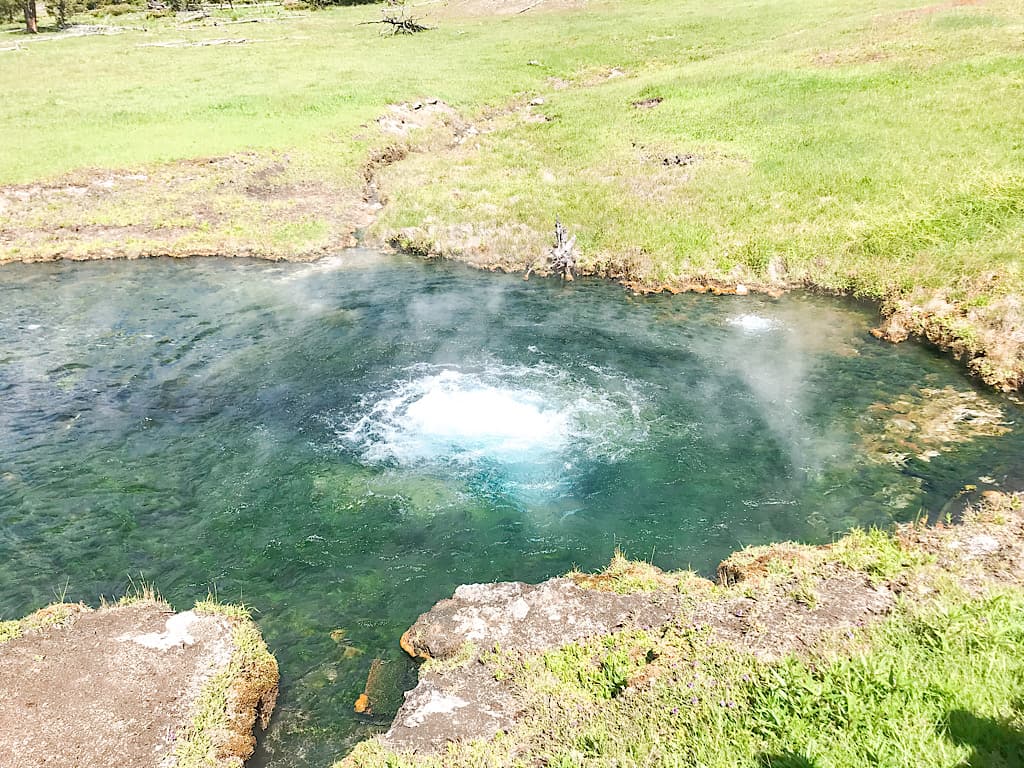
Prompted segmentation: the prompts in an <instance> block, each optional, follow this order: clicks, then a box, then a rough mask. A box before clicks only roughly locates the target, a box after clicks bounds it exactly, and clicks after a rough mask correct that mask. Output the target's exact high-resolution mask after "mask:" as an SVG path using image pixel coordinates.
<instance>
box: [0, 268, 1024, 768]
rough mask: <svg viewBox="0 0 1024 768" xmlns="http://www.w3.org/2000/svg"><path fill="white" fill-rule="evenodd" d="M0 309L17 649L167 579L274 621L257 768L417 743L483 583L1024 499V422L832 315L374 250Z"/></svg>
mask: <svg viewBox="0 0 1024 768" xmlns="http://www.w3.org/2000/svg"><path fill="white" fill-rule="evenodd" d="M0 296H2V302H0V308H2V311H3V323H2V325H0V341H2V344H0V397H2V401H0V402H2V406H0V585H2V588H0V618H10V617H13V616H19V615H22V614H25V613H27V612H29V611H31V610H33V609H35V608H38V607H40V606H42V605H44V604H46V603H48V602H51V601H52V600H53V599H54V596H55V594H60V593H63V592H64V591H65V589H66V595H67V598H68V599H72V600H79V599H81V600H85V601H87V602H92V603H95V601H96V599H97V597H98V596H99V595H101V594H104V595H108V596H112V595H113V596H116V595H119V594H121V593H122V592H123V591H124V590H125V587H126V585H127V584H128V581H129V578H131V579H134V580H136V581H138V580H139V578H140V577H142V578H144V579H145V580H147V581H149V582H152V583H154V584H155V585H156V586H157V587H158V588H159V590H160V591H161V593H162V594H163V595H164V597H166V598H167V599H168V600H169V601H170V602H172V603H173V604H174V605H175V606H177V607H180V608H184V607H188V606H189V605H191V603H192V602H193V601H194V600H195V599H197V598H202V597H204V596H205V595H206V593H207V591H208V590H209V591H212V592H215V593H216V594H217V595H218V596H219V597H220V599H222V600H225V601H239V600H241V601H244V602H245V603H247V604H249V605H251V606H253V607H254V608H255V609H256V610H257V611H258V613H257V614H256V619H257V621H258V623H259V625H260V627H261V628H262V630H263V633H264V635H265V637H266V639H267V642H268V643H269V645H270V647H271V649H272V650H273V651H274V652H275V653H276V655H277V657H278V659H279V661H280V663H281V670H282V676H283V686H282V696H281V699H280V702H279V710H278V712H277V715H276V716H275V719H274V722H273V724H272V726H271V729H270V731H269V732H268V734H267V736H266V738H265V739H264V740H263V743H262V745H261V748H260V752H259V753H258V756H257V758H256V764H257V765H261V764H262V765H269V766H319V767H322V766H326V765H329V764H330V762H331V761H332V760H333V759H336V758H338V757H340V756H341V755H342V754H343V753H344V752H345V751H346V749H347V748H348V747H349V746H350V745H351V744H352V743H353V742H354V741H355V740H358V739H360V738H363V737H365V736H367V735H369V734H371V733H373V732H375V731H376V730H378V729H379V728H380V727H382V726H383V725H384V724H386V721H387V718H381V719H379V720H371V719H365V718H362V717H360V716H358V715H355V714H354V713H353V711H352V703H353V701H354V700H355V698H356V696H357V695H358V694H359V693H360V692H361V690H362V686H363V683H364V681H365V678H366V674H367V670H368V669H369V666H370V664H371V663H372V661H373V659H374V658H377V657H380V658H385V659H393V660H394V661H393V662H392V663H393V664H396V665H402V669H403V670H405V671H406V672H407V673H408V675H407V681H408V683H409V684H410V685H411V683H412V680H413V677H412V673H413V670H412V667H411V665H408V664H407V662H405V661H404V660H403V659H402V655H401V652H400V651H399V649H398V645H397V640H398V637H399V635H400V634H401V633H402V631H404V630H405V629H406V628H407V627H408V625H409V624H410V623H411V622H412V621H413V620H414V619H415V618H416V616H417V615H418V614H419V613H421V612H422V611H425V610H427V609H428V608H429V607H430V606H431V604H432V603H433V602H434V601H436V600H438V599H440V598H442V597H445V596H448V595H449V594H450V593H451V592H452V591H453V590H454V588H455V587H456V586H457V585H458V584H460V583H464V582H471V581H492V580H502V579H522V580H527V581H537V580H541V579H544V578H546V577H549V576H553V575H557V574H561V573H564V572H565V571H567V570H568V569H570V568H571V567H573V566H579V567H581V568H584V569H596V568H598V567H600V566H602V565H603V564H604V563H606V562H607V561H608V559H609V558H610V556H611V554H612V551H613V549H614V547H615V546H619V547H621V548H622V549H623V550H625V552H626V553H627V554H629V555H631V556H633V557H637V558H644V559H653V561H654V563H655V564H657V565H659V566H662V567H664V568H684V567H691V568H695V569H697V570H700V571H703V572H705V573H709V572H710V571H711V570H712V569H713V568H714V566H715V564H716V563H717V562H718V561H719V560H720V559H722V558H723V557H725V556H726V555H727V554H729V552H731V551H732V550H734V549H736V548H737V547H740V546H743V545H747V544H759V543H765V542H769V541H774V540H780V539H800V540H803V541H808V542H822V541H827V540H829V539H830V538H831V537H833V536H834V535H836V534H837V533H839V532H842V531H845V530H847V529H849V528H850V527H852V526H856V525H862V526H864V525H873V524H878V525H885V524H888V523H890V522H892V521H894V520H910V519H913V518H915V517H917V516H919V515H922V514H927V515H931V516H937V515H940V514H946V513H947V512H948V511H949V510H950V509H951V508H952V506H951V505H950V502H951V500H952V499H954V498H955V497H956V496H957V495H958V493H959V492H960V491H961V489H962V488H963V487H964V486H965V484H975V485H979V487H982V488H983V487H987V486H988V485H996V484H999V485H1002V486H1003V487H1007V486H1012V487H1016V486H1018V485H1019V478H1020V477H1021V476H1022V474H1024V472H1022V469H1024V467H1022V461H1021V457H1022V456H1024V443H1022V434H1024V433H1022V432H1021V431H1020V430H1018V429H1017V428H1016V427H1015V423H1016V422H1018V421H1019V420H1020V417H1021V413H1020V412H1019V411H1018V410H1016V409H1015V407H1014V406H1012V405H1011V404H1009V403H1007V402H1006V401H1004V400H1001V399H999V398H997V397H994V396H991V395H988V394H986V393H983V392H980V391H977V390H975V389H974V388H973V386H972V384H971V383H970V382H969V381H968V380H966V379H965V378H964V377H963V376H962V375H961V373H960V372H959V371H958V369H957V368H956V367H955V366H954V365H953V364H952V363H950V362H948V361H947V360H945V359H943V358H941V357H939V356H937V355H935V354H933V353H932V352H930V351H928V350H926V349H923V348H921V347H919V346H915V345H910V344H907V345H902V346H898V347H894V346H891V345H888V344H885V343H882V342H878V341H875V340H874V339H872V338H870V337H869V336H868V335H867V333H866V330H867V328H868V327H870V325H871V322H872V320H873V319H874V318H873V316H872V313H871V312H870V311H868V310H864V309H859V308H857V307H854V306H852V305H849V304H846V303H842V302H838V301H834V300H825V299H819V298H815V297H810V296H787V297H785V298H783V299H779V300H771V299H767V298H759V297H743V298H740V297H723V298H715V299H712V298H708V297H704V296H685V295H684V296H675V297H670V296H651V297H635V296H631V295H629V294H628V293H626V292H625V291H623V290H622V289H621V288H620V287H618V286H615V285H611V284H608V283H605V282H600V281H588V280H582V281H577V282H576V283H573V284H568V285H562V284H560V283H558V282H556V281H543V280H532V281H530V282H524V281H523V280H522V279H521V278H519V277H512V276H503V275H493V274H483V273H479V272H475V271H472V270H470V269H467V268H463V267H461V266H458V265H453V264H446V263H422V262H419V261H416V260H413V259H408V258H403V257H398V256H384V255H379V254H375V253H373V252H369V251H350V252H346V253H344V254H342V255H340V256H338V257H336V258H332V259H328V260H325V261H322V262H319V263H316V264H312V265H277V264H267V263H263V262H250V261H232V260H219V259H208V260H195V261H187V262H172V261H168V260H152V261H146V262H103V263H100V262H95V263H88V264H68V265H15V266H8V267H4V268H3V269H0ZM953 504H954V505H955V502H954V503H953ZM332 633H333V638H332Z"/></svg>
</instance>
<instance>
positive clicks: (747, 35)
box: [0, 0, 1024, 389]
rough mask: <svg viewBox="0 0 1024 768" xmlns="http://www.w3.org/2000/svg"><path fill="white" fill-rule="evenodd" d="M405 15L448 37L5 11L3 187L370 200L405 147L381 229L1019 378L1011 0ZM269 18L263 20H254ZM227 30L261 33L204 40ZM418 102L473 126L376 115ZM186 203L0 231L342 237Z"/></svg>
mask: <svg viewBox="0 0 1024 768" xmlns="http://www.w3.org/2000/svg"><path fill="white" fill-rule="evenodd" d="M467 7H468V8H471V7H472V3H471V2H470V3H468V5H467V3H465V2H463V4H462V5H461V6H458V8H462V9H463V10H465V9H466V8H467ZM412 9H413V11H412V12H413V14H420V15H423V17H424V18H425V20H426V21H427V23H429V24H431V25H433V26H434V27H435V28H433V29H431V30H430V31H428V32H424V33H422V34H418V35H415V36H398V37H381V36H380V35H379V34H378V29H379V28H378V27H377V26H370V25H361V22H366V21H372V20H374V19H377V18H379V13H380V9H379V7H378V6H376V5H364V6H354V7H348V8H336V9H332V10H327V11H320V12H314V11H309V10H285V9H284V8H282V7H281V6H276V5H261V6H241V5H240V6H238V8H237V9H235V10H231V9H226V8H225V9H221V10H217V9H213V10H212V12H211V15H210V16H209V17H207V18H204V19H199V20H191V21H189V20H187V18H188V17H173V16H172V17H160V18H151V17H150V16H149V15H146V14H144V13H136V14H128V15H119V16H117V17H106V18H105V17H103V15H102V13H100V14H99V15H91V16H88V17H84V18H80V19H79V21H88V22H89V23H96V24H110V25H117V26H119V27H121V28H123V29H124V30H125V31H123V33H122V34H116V35H111V34H108V35H90V36H79V37H66V38H54V37H53V36H52V35H50V36H47V35H43V36H41V38H40V39H38V40H29V39H27V36H25V35H22V34H20V33H18V32H17V27H16V26H11V27H7V28H6V29H5V30H4V33H3V34H0V48H3V49H4V50H0V90H2V92H3V93H4V98H3V100H2V102H0V125H3V126H4V127H3V139H4V147H5V151H4V152H3V153H2V154H0V184H22V185H23V184H31V183H34V182H39V181H45V180H52V179H55V178H56V177H59V176H60V175H61V174H66V173H69V172H78V173H79V174H80V173H81V171H82V169H97V168H102V169H138V168H140V167H147V166H151V165H152V164H166V163H170V162H172V161H181V160H186V159H190V158H200V157H201V158H209V157H219V156H225V155H234V154H238V153H244V152H250V153H252V152H254V153H258V154H260V155H261V156H270V157H285V158H286V159H287V163H288V168H289V171H288V174H289V178H290V179H291V180H292V181H298V182H303V181H316V182H317V183H324V184H329V185H330V190H331V191H330V192H329V195H330V196H333V197H334V198H336V199H341V198H342V197H346V198H350V199H351V203H352V204H353V205H355V204H356V202H357V201H358V200H359V199H360V190H361V189H362V187H363V185H364V183H365V181H364V165H365V164H366V163H367V158H368V157H370V156H371V154H372V153H373V152H374V151H377V152H380V151H381V148H382V147H386V146H387V145H389V144H390V145H395V144H400V145H402V148H403V153H404V151H406V150H411V153H410V154H408V156H407V157H405V159H404V160H403V161H402V162H399V163H396V164H394V165H390V166H388V167H383V168H380V169H378V170H379V173H378V175H379V182H378V183H379V186H380V188H381V191H382V197H383V199H384V200H385V201H386V202H387V205H386V207H385V208H384V209H383V211H381V213H380V214H379V216H377V217H376V223H375V224H374V225H373V227H372V228H371V230H370V233H371V235H373V236H376V237H377V238H378V239H379V240H381V241H390V242H395V243H400V244H402V245H406V246H408V247H410V248H411V249H413V250H418V251H422V252H425V253H437V254H441V255H449V256H455V257H457V258H465V259H467V260H469V261H475V262H477V263H481V264H483V265H485V266H499V267H504V268H513V269H521V268H525V267H526V266H528V265H529V264H530V263H531V262H533V261H534V260H536V259H537V258H538V256H540V255H542V254H543V252H544V250H545V248H546V247H547V245H548V244H549V240H550V232H551V229H552V224H553V222H554V219H555V217H556V216H560V217H561V218H562V220H563V221H564V222H565V223H566V224H567V225H568V226H569V228H570V230H571V231H572V232H574V233H575V234H577V235H578V238H579V246H580V261H581V265H582V266H583V267H584V269H585V270H586V271H591V272H595V273H598V274H608V275H613V276H617V277H624V278H627V279H629V280H631V281H632V282H633V283H634V284H636V285H638V286H641V287H644V288H656V287H659V286H662V285H665V286H667V287H669V288H673V289H678V288H691V287H694V286H695V285H697V287H700V284H701V283H703V284H707V283H708V282H709V281H712V282H713V281H718V282H719V283H721V284H724V285H727V286H734V285H736V284H738V283H744V284H750V285H752V286H754V287H755V288H757V287H763V286H779V287H794V286H803V285H808V286H814V287H816V288H820V289H824V290H829V291H836V292H844V293H852V294H855V295H860V296H865V297H869V298H872V299H876V300H879V301H881V302H885V303H886V306H887V310H888V311H896V310H900V311H901V312H903V314H904V315H905V317H904V322H903V325H906V326H908V328H907V330H908V331H909V332H910V333H918V334H921V335H926V336H929V337H930V338H931V339H932V340H933V341H935V342H936V343H938V344H939V345H940V346H944V347H946V348H949V349H952V350H953V351H954V352H955V353H957V354H958V355H960V356H963V357H964V358H965V360H967V361H971V360H974V363H972V365H973V367H974V368H975V371H976V372H977V373H979V374H981V375H982V376H983V377H984V378H986V380H987V381H989V383H991V384H994V385H995V386H998V387H1001V388H1003V389H1014V388H1017V387H1019V386H1020V384H1021V382H1022V381H1024V351H1022V350H1024V346H1022V343H1021V342H1020V339H1019V338H1018V336H1019V335H1020V333H1019V331H1020V327H1021V317H1022V310H1021V302H1020V298H1019V297H1020V295H1021V293H1022V287H1024V271H1022V269H1021V253H1022V251H1024V143H1022V139H1021V136H1022V135H1024V134H1022V132H1021V130H1020V126H1021V125H1024V8H1022V7H1021V5H1020V3H1019V2H1015V1H1014V0H989V1H988V2H985V3H983V4H976V3H962V2H949V3H940V4H938V5H929V6H921V7H913V6H912V4H911V5H910V6H909V7H908V4H907V3H906V2H903V1H902V0H857V1H856V2H838V1H837V0H825V1H824V2H820V1H815V2H810V1H809V0H760V1H759V0H754V1H751V0H725V2H721V3H714V4H709V3H699V2H678V1H677V0H641V1H640V2H631V3H623V2H611V1H610V0H593V1H592V2H588V3H586V4H585V5H584V6H583V7H581V8H566V9H560V10H559V9H554V10H545V9H544V7H539V8H536V9H534V10H531V11H530V12H527V13H515V14H511V15H498V16H495V15H493V14H492V15H484V16H481V15H477V16H472V15H469V16H467V15H459V13H458V12H457V9H451V8H449V9H447V10H446V6H445V5H443V4H440V5H439V4H433V3H430V4H425V5H421V6H415V5H413V6H412ZM252 18H259V19H260V20H261V22H262V23H238V22H244V21H245V20H246V19H252ZM48 38H49V39H48ZM225 39H230V40H232V41H238V40H244V41H245V42H242V43H237V42H236V44H220V45H196V44H198V43H202V42H204V41H206V42H209V41H213V40H225ZM431 97H432V98H437V99H441V100H443V101H444V102H446V103H447V104H449V105H451V106H452V107H453V108H454V109H455V110H457V113H458V115H459V119H460V120H461V121H463V122H464V124H465V125H474V126H479V130H474V131H472V132H471V134H470V135H469V136H464V135H463V136H461V137H460V139H459V140H458V141H453V140H449V141H441V142H440V143H438V142H437V141H436V140H435V141H433V142H431V141H426V140H423V138H422V137H418V135H417V133H416V132H415V131H413V132H412V133H411V134H410V135H409V136H404V137H401V138H400V139H395V137H393V136H392V137H388V136H383V135H382V134H381V132H380V131H379V130H377V126H376V124H375V123H374V120H375V118H377V117H378V116H379V115H381V114H382V113H384V112H385V111H386V109H387V106H388V105H389V104H393V103H400V102H407V101H415V100H421V99H427V98H431ZM531 102H532V103H531ZM420 133H425V132H422V131H421V132H420ZM447 138H448V139H451V138H452V137H451V136H448V137H447ZM210 173H213V175H214V176H215V175H216V174H215V172H213V171H211V172H210ZM193 194H194V190H189V189H177V188H176V191H175V193H174V194H163V196H162V197H160V196H156V197H154V196H153V195H150V194H147V192H146V190H135V191H134V192H133V193H132V194H130V195H129V194H125V195H122V196H121V197H120V198H118V199H117V200H116V203H115V204H114V205H111V204H109V201H108V203H106V204H105V205H103V206H101V207H100V208H99V209H97V208H96V207H95V206H88V205H82V204H74V205H67V204H65V203H64V202H59V203H53V202H52V201H50V202H49V203H48V204H41V205H36V206H35V207H34V208H32V209H31V210H30V211H28V212H25V211H22V210H17V209H8V210H7V211H6V212H5V210H4V208H3V207H0V230H6V231H7V232H8V233H14V232H16V231H17V230H18V229H19V227H21V228H27V229H31V230H33V231H34V232H37V233H38V232H42V233H44V235H43V236H42V237H39V236H36V237H34V238H29V237H26V238H22V239H20V240H19V239H18V238H17V236H15V235H11V237H10V238H9V239H10V242H8V243H7V244H6V245H7V250H8V254H7V256H8V258H17V259H30V258H32V257H33V255H34V252H36V251H37V252H38V253H37V254H36V255H40V256H45V257H46V258H53V257H59V256H60V255H62V252H64V251H66V252H68V253H71V254H73V255H74V257H90V256H91V255H93V253H94V252H95V253H96V254H98V255H101V256H103V255H110V253H111V248H110V247H108V246H109V243H108V244H107V245H106V246H105V245H103V244H98V245H97V244H95V243H92V242H90V241H89V240H88V238H87V237H86V238H85V239H82V238H79V239H78V241H76V242H71V243H69V242H68V238H67V237H61V238H57V239H56V240H55V241H54V244H52V246H51V247H50V248H49V250H47V249H46V247H44V246H43V245H40V244H39V243H41V242H43V241H45V239H46V235H45V233H46V232H47V230H48V229H49V230H50V231H51V233H52V231H53V230H55V229H60V230H62V231H63V230H69V229H76V228H79V227H80V225H93V224H95V225H97V226H101V225H102V226H109V225H110V224H111V223H112V222H114V223H120V224H131V223H133V222H139V223H140V224H141V226H142V228H143V229H144V230H146V231H149V232H154V231H158V230H161V229H162V230H165V232H164V234H166V230H169V229H172V228H178V229H182V230H190V228H191V230H190V231H187V232H183V233H182V234H181V236H180V238H179V239H180V241H181V242H180V243H178V247H173V246H172V245H167V246H164V245H162V244H161V243H162V242H163V241H157V242H156V243H155V244H154V245H152V247H150V248H148V249H147V248H146V247H144V245H145V242H144V241H145V237H144V234H143V235H142V236H141V237H142V241H143V245H142V246H140V248H139V249H138V250H139V252H140V253H142V254H143V255H146V254H148V253H160V252H163V251H161V248H164V247H166V248H167V249H168V252H170V253H174V254H175V255H182V252H184V253H207V252H218V251H223V250H227V249H235V250H237V251H238V252H240V253H249V252H252V253H256V254H259V255H268V253H269V255H273V256H275V257H287V256H288V254H289V251H290V250H292V251H301V250H302V249H303V248H304V247H305V245H306V243H307V241H315V240H317V239H318V238H320V241H321V242H323V243H326V247H330V246H331V245H333V244H337V243H338V242H340V241H332V240H324V239H323V238H324V237H325V235H326V233H328V232H329V231H330V229H331V222H330V219H332V218H337V217H338V214H337V212H336V211H333V210H332V209H330V208H329V207H327V208H325V209H323V210H321V208H318V207H316V206H314V207H312V210H311V211H310V212H309V213H307V214H305V215H303V216H302V217H301V218H295V219H294V220H289V222H290V223H289V225H288V226H287V227H284V228H281V227H278V228H277V229H275V230H274V231H273V232H270V233H269V234H268V235H267V236H266V237H263V240H262V241H261V243H262V247H261V248H253V249H248V248H247V247H246V242H245V240H246V234H247V233H246V222H248V221H251V220H256V219H258V218H259V213H258V211H257V210H256V209H257V208H258V206H257V205H256V204H252V203H251V201H249V204H244V203H243V202H238V203H237V204H236V203H235V202H230V201H229V202H224V201H223V200H219V199H218V195H217V194H216V193H212V194H211V195H210V200H209V202H208V203H204V204H203V205H202V206H200V208H201V210H199V211H198V212H196V211H195V210H191V211H190V210H187V209H181V208H180V206H177V207H176V201H175V200H174V199H173V198H174V196H175V195H177V196H178V197H179V198H181V197H189V198H191V197H192V195H193ZM220 197H221V198H226V196H225V195H220ZM193 207H195V206H193ZM161 209H165V211H166V212H165V218H164V219H161V214H160V211H161ZM207 209H209V210H212V211H214V212H215V214H216V215H214V214H213V213H211V214H210V215H204V214H205V213H206V212H207ZM275 215H278V214H275ZM279 215H284V214H279ZM196 218H199V219H201V220H202V221H201V223H200V224H199V225H194V226H193V225H192V224H190V222H191V221H192V220H193V219H196ZM252 229H253V230H257V229H258V227H256V226H255V225H254V226H253V227H252ZM217 233H220V236H219V237H216V236H214V235H216V234H217ZM131 234H132V235H133V236H136V235H138V233H136V232H133V233H131ZM175 236H177V235H175ZM116 251H117V249H116V248H114V249H113V252H115V255H117V254H116ZM129 255H132V254H129ZM3 256H4V254H2V253H0V261H2V260H4V259H3ZM695 281H696V282H695ZM1007 326H1009V327H1007ZM890 335H891V336H894V337H899V335H900V334H899V333H898V332H897V333H894V334H890Z"/></svg>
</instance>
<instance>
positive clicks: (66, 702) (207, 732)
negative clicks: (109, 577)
mask: <svg viewBox="0 0 1024 768" xmlns="http://www.w3.org/2000/svg"><path fill="white" fill-rule="evenodd" d="M0 668H2V669H3V675H2V677H0V765H3V766H4V768H36V767H37V766H44V765H45V766H63V765H88V766H90V767H91V768H107V767H108V766H109V768H122V767H123V766H126V765H130V766H133V768H148V767H149V766H152V767H153V768H190V767H191V766H196V765H203V766H216V767H218V768H221V767H223V768H227V767H228V766H232V768H236V767H237V766H241V765H242V763H243V761H244V760H246V759H247V758H248V757H249V756H250V755H252V752H253V749H254V748H255V744H256V740H255V736H254V733H253V731H254V728H255V726H256V725H259V726H260V727H266V725H267V722H268V720H269V717H270V713H271V711H272V710H273V707H274V704H275V701H276V699H277V685H278V670H277V662H276V661H275V660H274V657H273V656H272V655H271V654H270V652H269V651H268V650H267V647H266V645H265V644H264V642H263V640H262V638H261V637H260V634H259V630H258V629H257V628H256V626H255V624H253V623H252V621H251V620H250V619H249V617H248V615H247V613H246V612H245V611H244V610H242V609H238V608H232V607H230V606H219V605H215V604H212V603H200V604H198V605H197V606H196V608H195V609H194V610H191V611H185V612H183V613H175V612H174V611H173V609H171V608H170V606H168V605H167V604H166V603H163V602H161V601H158V600H150V599H144V600H139V601H137V602H133V603H131V604H126V605H117V606H112V607H104V608H100V609H98V610H93V609H90V608H88V607H86V606H84V605H70V604H63V603H61V604H56V605H52V606H49V607H47V608H43V609H42V610H40V611H37V612H36V613H34V614H32V615H31V616H28V617H26V618H24V619H21V620H20V621H15V622H0Z"/></svg>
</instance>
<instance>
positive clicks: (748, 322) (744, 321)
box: [726, 314, 779, 333]
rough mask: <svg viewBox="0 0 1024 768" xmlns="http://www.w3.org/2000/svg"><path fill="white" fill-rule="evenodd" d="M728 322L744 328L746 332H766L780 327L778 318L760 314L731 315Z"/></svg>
mask: <svg viewBox="0 0 1024 768" xmlns="http://www.w3.org/2000/svg"><path fill="white" fill-rule="evenodd" d="M726 322H727V323H729V325H732V326H735V327H736V328H740V329H742V330H743V331H744V332H745V333H764V332H766V331H770V330H773V329H774V328H778V327H779V323H778V321H777V320H773V319H772V318H770V317H761V316H760V315H749V314H748V315H737V316H736V317H730V318H729V319H728V320H727V321H726Z"/></svg>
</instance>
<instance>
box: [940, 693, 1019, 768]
mask: <svg viewBox="0 0 1024 768" xmlns="http://www.w3.org/2000/svg"><path fill="white" fill-rule="evenodd" d="M1017 707H1018V708H1020V707H1024V702H1021V703H1019V704H1018V705H1017ZM943 726H944V727H943V730H944V732H945V734H946V736H947V737H948V738H949V740H950V741H952V742H953V743H954V744H959V745H960V746H963V747H970V748H971V749H972V750H973V752H972V753H971V755H970V757H968V758H967V759H966V760H965V761H964V762H963V763H962V764H961V765H964V766H970V768H1024V732H1022V731H1021V730H1020V729H1018V728H1015V727H1013V726H1012V725H1010V724H1009V723H1006V722H1004V721H1000V720H994V719H993V718H990V717H978V716H977V715H975V714H972V713H970V712H966V711H964V710H962V709H954V710H953V711H952V712H950V713H949V714H948V715H947V716H946V721H945V723H943Z"/></svg>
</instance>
